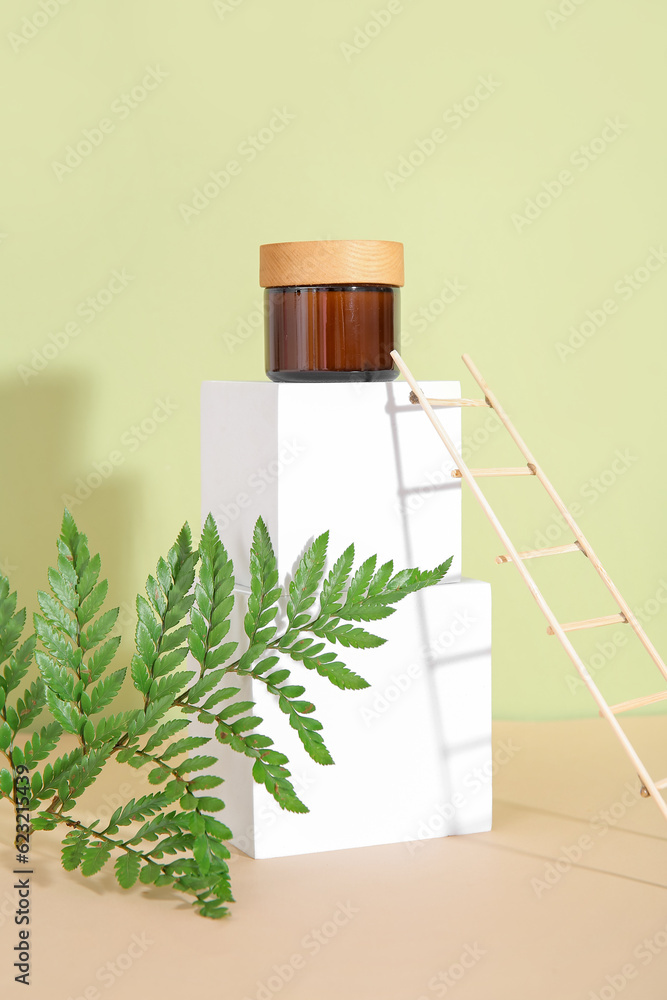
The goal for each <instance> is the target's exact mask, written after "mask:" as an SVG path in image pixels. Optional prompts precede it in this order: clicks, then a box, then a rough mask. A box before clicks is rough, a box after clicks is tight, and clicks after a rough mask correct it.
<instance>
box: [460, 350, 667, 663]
mask: <svg viewBox="0 0 667 1000" xmlns="http://www.w3.org/2000/svg"><path fill="white" fill-rule="evenodd" d="M463 361H464V363H465V365H466V367H467V368H468V370H469V371H470V373H471V375H472V376H473V378H474V379H475V381H476V382H477V384H478V385H479V387H480V388H481V389H482V391H483V392H484V394H485V396H486V398H487V399H488V400H489V402H490V404H491V406H492V408H493V409H494V411H495V412H496V413H497V414H498V417H499V419H500V421H501V423H502V424H503V425H504V426H505V429H506V430H507V432H508V434H509V435H510V437H511V438H512V439H513V441H514V443H515V444H516V445H517V447H518V448H519V451H521V453H522V454H523V455H524V456H525V458H526V460H527V461H528V462H530V463H531V464H532V465H534V466H535V473H536V475H537V478H538V479H539V481H540V482H541V483H542V486H543V487H544V489H545V490H546V492H547V493H548V494H549V496H550V497H551V499H552V501H553V502H554V504H555V505H556V507H557V508H558V510H559V511H560V513H561V514H562V515H563V517H564V518H565V521H566V522H567V524H568V525H569V527H570V529H571V531H572V533H573V534H574V537H575V538H576V539H577V541H578V542H579V544H580V545H581V548H582V549H583V551H584V553H585V554H586V555H587V556H588V558H589V560H590V562H591V564H592V565H593V566H594V567H595V570H596V572H597V574H598V576H599V577H600V579H601V580H602V582H603V583H604V584H605V586H606V587H607V590H608V591H609V592H610V593H611V595H612V597H613V598H614V600H615V601H616V603H617V604H618V606H619V608H620V609H621V611H622V612H623V614H624V615H625V617H626V619H627V621H628V624H629V625H630V626H631V627H632V629H633V630H634V632H635V634H636V635H637V637H638V638H639V640H640V642H641V643H642V645H643V646H644V649H645V650H646V651H647V653H648V654H649V656H650V657H651V659H652V660H653V662H654V663H655V665H656V667H657V668H658V670H659V671H660V673H661V674H662V676H663V677H664V678H665V680H667V665H665V662H664V660H663V659H662V657H661V656H660V653H659V652H658V650H657V649H656V648H655V646H654V645H653V643H652V642H651V640H650V639H649V637H648V635H647V634H646V632H645V631H644V629H643V627H642V625H641V622H640V621H639V619H638V618H637V616H636V615H635V613H634V611H633V610H632V608H631V607H630V605H629V604H628V602H627V601H626V600H625V598H624V597H623V595H622V594H621V592H620V590H619V589H618V587H617V586H616V584H615V583H614V581H613V580H612V579H611V577H610V576H609V574H608V573H607V571H606V570H605V568H604V566H603V565H602V563H601V562H600V560H599V559H598V557H597V555H596V554H595V552H594V551H593V547H592V546H591V544H590V542H589V541H588V539H587V538H586V536H585V535H584V534H583V532H582V530H581V528H580V527H579V525H578V524H577V522H576V521H575V520H574V518H573V517H572V515H571V513H570V511H569V510H568V509H567V507H566V506H565V504H564V503H563V501H562V499H561V497H560V496H559V494H558V493H557V492H556V490H555V488H554V487H553V485H552V484H551V482H550V480H549V479H548V478H547V476H546V475H545V473H544V472H543V470H542V468H541V467H540V465H539V464H538V462H537V461H536V459H535V457H534V456H533V454H532V452H531V451H530V449H529V448H528V445H527V444H526V442H525V441H524V440H523V438H522V437H521V435H520V434H519V432H518V431H517V429H516V427H515V426H514V424H513V423H512V421H511V420H510V418H509V417H508V415H507V413H505V411H504V409H503V407H502V406H501V404H500V402H499V400H498V398H497V397H496V396H495V394H494V393H493V392H492V391H491V389H489V387H488V385H487V384H486V382H485V381H484V378H483V377H482V374H481V372H480V371H479V369H478V368H477V366H476V365H475V364H474V362H473V360H472V358H471V357H470V356H469V355H468V354H464V355H463Z"/></svg>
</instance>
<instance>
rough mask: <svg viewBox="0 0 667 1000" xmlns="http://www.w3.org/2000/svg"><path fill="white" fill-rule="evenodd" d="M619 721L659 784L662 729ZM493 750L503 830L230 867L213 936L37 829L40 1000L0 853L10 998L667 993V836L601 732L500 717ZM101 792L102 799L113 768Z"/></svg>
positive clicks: (599, 724) (160, 897) (296, 999)
mask: <svg viewBox="0 0 667 1000" xmlns="http://www.w3.org/2000/svg"><path fill="white" fill-rule="evenodd" d="M627 728H628V732H629V733H630V735H631V736H632V735H633V734H635V733H636V734H637V742H638V743H639V744H640V746H642V747H643V748H645V751H646V753H647V756H648V757H649V759H652V760H654V761H656V762H658V761H659V760H660V759H661V758H662V760H663V762H664V763H663V767H662V769H661V770H660V766H659V764H658V767H657V769H656V773H655V774H654V777H656V778H662V777H666V776H667V753H665V747H666V740H665V736H666V735H667V719H664V718H659V717H651V718H644V719H639V718H637V717H635V718H632V719H630V720H629V721H628V724H627ZM494 738H495V740H496V742H498V743H500V741H502V740H505V741H508V740H512V741H513V743H514V746H515V747H516V748H517V750H516V752H515V753H514V756H513V757H512V758H511V760H510V761H509V762H508V763H507V764H505V765H504V766H503V767H502V768H500V769H499V771H498V773H497V775H496V777H495V784H494V800H495V815H494V828H493V831H492V832H491V833H488V834H481V835H477V836H470V837H450V838H446V839H440V840H431V841H427V842H423V843H422V844H420V845H418V846H417V847H414V846H413V847H411V848H409V847H408V846H406V845H404V844H398V845H389V846H384V847H376V848H363V849H359V850H349V851H337V852H332V853H328V854H314V855H308V856H304V857H295V858H284V859H278V860H271V861H252V860H250V859H249V858H246V857H245V856H243V855H235V856H234V857H233V858H232V873H233V880H234V890H235V894H236V898H237V900H238V902H237V903H236V904H235V905H234V906H233V915H232V916H231V917H229V918H227V919H226V920H224V921H221V922H217V923H216V922H212V921H206V920H203V919H201V918H199V917H197V916H196V915H194V914H193V912H192V911H191V909H190V907H189V906H188V905H184V904H183V903H181V902H180V901H178V900H176V899H175V898H174V896H173V894H171V893H170V892H169V891H168V890H155V889H153V890H150V889H146V888H144V887H141V886H135V887H134V888H133V889H131V890H129V891H123V890H121V889H120V888H119V887H118V886H117V885H116V884H115V882H114V880H113V875H112V874H109V873H102V874H101V875H99V876H97V877H95V878H92V879H85V878H83V876H81V875H80V874H79V873H78V872H77V873H75V874H74V875H72V874H67V873H65V872H63V871H62V869H61V867H60V864H59V852H58V841H57V839H56V838H55V837H54V835H51V834H41V835H39V837H37V838H36V839H35V841H34V844H33V852H32V860H33V864H34V870H35V875H34V876H33V923H32V927H31V930H32V937H31V940H32V943H33V947H34V958H33V983H32V985H31V987H30V990H29V991H26V990H25V988H24V987H22V986H19V985H15V984H14V983H13V982H12V972H11V963H12V961H13V959H11V958H10V953H11V949H12V946H13V944H14V943H15V941H14V935H15V930H16V928H15V927H14V925H13V923H12V921H11V919H10V917H9V916H8V914H9V912H10V910H11V906H12V904H13V901H14V900H13V893H12V889H11V876H10V874H9V870H10V869H11V868H12V867H13V852H12V851H10V850H9V848H8V847H6V846H5V847H2V848H0V863H1V865H2V869H3V881H4V885H1V886H0V900H1V903H0V927H1V929H2V933H1V934H0V941H1V943H0V983H1V984H2V990H0V994H1V995H2V997H3V998H4V997H7V996H14V995H17V996H18V995H23V996H28V997H30V998H31V1000H68V998H72V1000H76V998H85V1000H116V998H118V1000H120V998H122V1000H139V998H141V1000H144V998H152V997H156V998H160V1000H172V998H174V1000H176V998H179V1000H182V998H183V997H193V996H201V997H203V998H206V1000H208V998H214V1000H272V998H273V997H278V998H280V1000H339V998H340V1000H342V998H350V1000H375V998H378V1000H435V998H438V997H453V998H455V1000H595V998H599V1000H613V998H614V997H616V996H618V995H622V997H623V1000H666V998H667V892H666V891H665V889H666V888H667V823H665V821H664V820H663V819H662V817H661V815H660V813H659V812H658V810H657V809H656V807H655V805H654V804H653V803H652V802H651V801H650V800H645V799H641V798H639V797H638V796H637V794H636V790H637V788H638V784H639V783H638V781H637V779H636V776H635V775H634V774H633V773H632V771H631V769H630V768H629V767H628V765H627V763H626V758H625V756H624V754H623V753H622V751H621V750H620V749H619V748H618V746H617V745H616V743H615V741H614V737H613V735H612V734H611V731H610V730H609V728H608V727H607V725H606V723H604V722H603V721H602V720H582V721H576V722H560V723H518V722H502V723H501V722H498V723H496V724H495V727H494ZM104 781H105V784H104V785H102V784H101V783H100V782H98V785H100V787H99V789H97V788H96V792H97V793H99V794H100V795H102V794H109V793H110V791H111V790H112V789H113V787H114V782H118V774H116V775H115V776H114V774H112V773H109V774H108V775H107V776H106V777H105V778H104ZM137 791H140V790H139V789H134V788H133V791H132V794H137ZM397 808H400V803H397ZM7 818H8V817H6V816H5V817H3V825H2V838H1V839H2V843H3V844H5V845H6V844H7V842H8V838H9V823H8V822H7ZM141 897H143V898H141ZM128 949H129V952H128Z"/></svg>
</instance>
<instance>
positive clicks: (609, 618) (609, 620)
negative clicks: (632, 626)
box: [547, 612, 628, 635]
mask: <svg viewBox="0 0 667 1000" xmlns="http://www.w3.org/2000/svg"><path fill="white" fill-rule="evenodd" d="M627 624H628V619H627V618H626V617H625V615H624V614H623V613H622V612H621V613H620V614H618V615H605V616H604V617H603V618H586V619H585V620H584V621H582V622H568V623H567V624H566V625H561V628H562V630H563V632H576V630H577V629H580V628H597V627H598V625H627ZM547 634H548V635H555V634H556V633H555V632H554V630H553V629H552V627H551V625H549V627H548V628H547Z"/></svg>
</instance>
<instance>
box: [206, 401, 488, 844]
mask: <svg viewBox="0 0 667 1000" xmlns="http://www.w3.org/2000/svg"><path fill="white" fill-rule="evenodd" d="M424 389H425V391H426V392H427V393H428V395H429V396H459V395H460V389H459V386H458V383H455V382H428V383H424ZM408 393H409V390H408V388H407V387H406V386H405V384H404V383H401V382H399V383H389V384H387V383H329V384H324V383H310V384H303V385H299V384H274V383H270V382H262V383H255V382H245V383H244V382H205V383H204V385H203V387H202V428H201V430H202V515H203V517H206V516H207V514H208V513H209V512H211V513H212V514H213V516H214V517H215V519H216V522H217V524H218V528H219V531H220V536H221V538H222V541H223V543H224V545H225V547H226V548H227V550H228V552H229V554H230V555H231V557H232V558H233V560H234V566H235V574H236V581H237V584H238V585H239V589H238V591H237V608H236V610H235V615H234V626H233V631H235V633H236V634H234V635H232V636H231V638H237V639H240V640H241V641H242V639H243V631H242V617H243V613H244V612H245V595H244V593H243V591H244V589H245V587H247V585H248V583H249V570H248V552H249V548H250V543H251V539H252V530H253V526H254V523H255V521H256V519H257V517H258V516H260V515H261V516H262V517H263V518H264V520H265V522H266V524H267V527H268V529H269V532H270V533H271V536H272V539H273V543H274V547H275V550H276V556H277V560H278V569H279V573H280V578H281V580H282V581H285V579H289V577H290V574H291V573H292V572H293V570H294V567H295V564H296V562H297V561H298V558H299V557H300V555H301V554H302V552H303V550H304V548H305V547H306V545H307V544H308V543H309V542H310V541H311V540H312V538H313V537H314V536H315V535H318V534H320V533H321V532H322V531H324V530H327V529H329V532H330V546H329V554H330V557H331V558H330V560H329V565H330V564H331V562H332V561H333V560H334V559H335V558H336V557H337V556H338V555H340V553H341V552H342V551H343V549H344V548H345V547H346V546H347V545H349V544H350V542H354V543H355V550H356V553H357V559H356V562H355V564H356V565H358V564H359V562H360V561H361V560H363V559H364V558H366V557H367V556H368V555H370V554H372V553H377V554H378V556H379V559H380V560H381V561H385V560H386V559H389V558H393V559H394V563H395V567H396V569H399V568H403V567H406V566H415V565H416V566H419V567H420V568H421V569H426V568H431V567H432V566H434V565H436V564H437V563H439V562H442V561H443V560H444V559H446V558H447V557H448V556H450V555H453V556H454V563H453V566H452V569H451V570H450V572H449V573H448V574H447V576H446V577H445V582H443V583H441V584H439V585H437V586H435V587H431V588H428V589H427V590H424V591H421V592H420V593H417V594H413V595H411V596H410V597H408V598H406V599H405V600H403V601H402V602H400V603H399V604H398V605H397V609H396V612H395V613H394V614H393V615H392V616H391V617H389V618H387V619H383V620H380V621H379V622H377V623H372V624H370V623H369V625H368V627H369V629H370V630H371V631H375V632H377V633H378V634H380V635H382V636H384V637H386V638H387V640H388V642H387V643H386V645H384V646H381V647H378V648H376V649H369V650H354V649H342V648H341V647H338V650H337V651H338V652H339V655H340V658H341V659H342V660H343V662H345V663H346V664H347V665H348V666H349V667H350V669H352V670H354V671H356V672H357V673H359V674H361V675H362V676H363V677H365V678H366V679H367V680H368V681H369V683H370V685H371V686H370V687H369V688H366V689H363V690H361V691H340V690H339V689H338V688H336V687H334V686H333V685H332V684H331V683H330V682H329V681H328V680H326V679H325V678H323V677H320V676H319V675H317V674H316V673H315V672H314V671H310V670H306V668H305V667H304V666H303V665H302V664H300V663H296V662H294V661H291V660H287V661H286V664H285V665H286V666H289V668H290V670H291V672H292V678H291V683H295V684H299V683H302V684H303V685H304V686H305V687H306V692H307V694H306V695H305V696H304V697H308V699H309V700H311V701H313V702H314V703H315V706H316V713H315V715H316V717H317V718H318V719H319V720H320V721H321V722H322V724H323V726H324V729H323V730H322V736H323V738H324V741H325V743H326V745H327V747H328V749H329V751H330V752H331V755H332V757H333V759H334V761H335V765H334V766H326V767H323V766H321V765H318V764H316V763H314V762H313V761H312V760H311V759H310V758H309V757H308V756H307V754H306V752H305V750H304V749H303V746H302V745H301V743H300V741H299V739H298V736H297V734H296V733H295V731H294V730H293V729H291V727H290V726H289V723H288V721H287V717H286V716H285V715H284V714H283V713H282V712H281V711H280V709H279V708H278V705H277V704H276V701H275V698H274V697H273V696H272V695H270V694H268V693H267V691H266V689H265V687H264V685H263V684H262V683H261V682H259V681H257V680H254V679H251V678H248V677H244V678H237V677H233V678H230V683H233V684H234V686H239V687H241V689H242V692H243V697H244V699H245V698H247V699H248V700H252V701H254V702H255V703H256V706H257V707H256V711H257V714H258V715H259V716H261V717H262V718H263V720H264V722H263V724H262V726H261V727H260V730H261V732H262V733H264V734H266V735H267V736H270V737H271V738H272V739H273V740H274V741H275V744H276V749H278V750H280V751H282V752H284V753H286V754H287V756H288V757H289V759H290V764H289V765H288V766H289V769H290V770H291V772H292V781H293V784H294V786H295V789H296V791H297V794H298V795H299V797H300V798H301V799H302V800H303V801H304V802H305V803H306V805H307V806H308V807H309V809H310V812H309V813H308V814H292V813H288V812H285V811H283V810H282V809H280V807H279V806H278V805H277V804H276V803H275V802H274V800H273V799H272V798H271V796H270V795H269V794H268V792H267V791H266V789H265V788H264V787H263V786H260V785H258V784H256V783H255V782H254V781H253V779H252V774H251V769H252V761H251V760H250V759H248V758H245V757H242V756H241V755H239V754H237V753H234V752H233V751H231V750H230V749H229V748H228V747H224V746H218V753H219V755H220V771H219V773H220V775H221V776H222V777H223V778H224V779H225V785H224V786H223V788H222V790H221V793H222V797H223V798H224V800H225V802H226V810H225V815H224V819H225V822H226V823H227V825H228V826H230V827H231V829H232V830H233V831H234V834H235V837H234V840H233V843H234V845H235V846H237V847H238V848H239V849H240V850H242V851H244V852H245V853H247V854H249V855H251V856H252V857H255V858H269V857H280V856H286V855H291V854H305V853H311V852H315V851H328V850H336V849H340V848H347V847H363V846H369V845H374V844H383V843H396V842H403V841H405V842H413V841H418V840H422V839H426V838H429V837H439V836H444V835H447V834H459V833H477V832H482V831H485V830H488V829H490V826H491V771H492V757H491V595H490V586H489V585H488V584H486V583H483V582H481V581H478V580H466V579H463V580H462V579H461V576H460V565H461V562H460V560H461V484H460V482H459V481H457V480H455V479H452V477H451V471H452V464H451V460H450V458H449V455H448V454H447V453H446V452H445V451H444V449H441V448H440V447H439V444H438V441H437V439H436V438H435V435H434V434H433V432H432V430H431V428H430V427H429V426H427V423H426V418H425V417H424V414H423V413H422V411H421V409H420V408H419V407H415V406H412V405H411V404H410V403H409V401H408ZM444 423H445V425H446V427H447V430H448V431H449V433H450V434H451V436H452V437H453V438H454V440H455V441H458V440H459V438H460V414H459V411H458V410H449V411H445V417H444ZM196 727H197V724H195V731H196Z"/></svg>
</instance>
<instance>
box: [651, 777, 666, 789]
mask: <svg viewBox="0 0 667 1000" xmlns="http://www.w3.org/2000/svg"><path fill="white" fill-rule="evenodd" d="M654 785H655V787H656V788H667V778H661V780H660V781H655V782H654Z"/></svg>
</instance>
